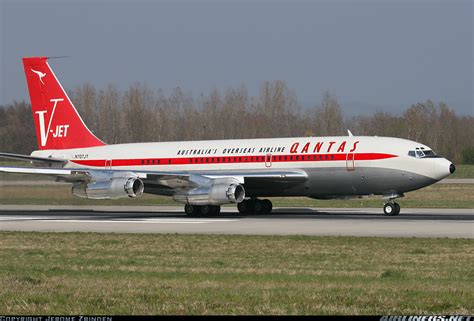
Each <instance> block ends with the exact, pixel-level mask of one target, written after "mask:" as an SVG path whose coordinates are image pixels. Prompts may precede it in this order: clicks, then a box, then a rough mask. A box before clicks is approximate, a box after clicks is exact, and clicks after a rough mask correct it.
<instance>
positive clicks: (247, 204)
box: [237, 200, 253, 214]
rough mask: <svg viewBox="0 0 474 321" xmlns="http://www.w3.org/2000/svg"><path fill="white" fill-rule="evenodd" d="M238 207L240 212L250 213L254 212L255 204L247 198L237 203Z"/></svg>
mask: <svg viewBox="0 0 474 321" xmlns="http://www.w3.org/2000/svg"><path fill="white" fill-rule="evenodd" d="M237 209H238V210H239V213H240V214H249V213H251V212H252V209H253V206H252V202H251V201H250V200H245V201H243V202H240V203H239V204H237Z"/></svg>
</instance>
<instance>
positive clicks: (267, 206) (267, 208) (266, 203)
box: [262, 200, 273, 214]
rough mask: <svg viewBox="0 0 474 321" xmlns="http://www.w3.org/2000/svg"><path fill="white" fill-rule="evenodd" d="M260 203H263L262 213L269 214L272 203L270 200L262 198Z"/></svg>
mask: <svg viewBox="0 0 474 321" xmlns="http://www.w3.org/2000/svg"><path fill="white" fill-rule="evenodd" d="M262 205H263V213H265V214H270V213H271V212H272V209H273V204H272V202H271V201H270V200H263V201H262Z"/></svg>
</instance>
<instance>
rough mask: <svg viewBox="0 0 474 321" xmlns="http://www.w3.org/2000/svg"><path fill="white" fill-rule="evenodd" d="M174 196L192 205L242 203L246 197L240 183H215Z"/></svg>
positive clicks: (175, 198) (180, 201) (177, 199)
mask: <svg viewBox="0 0 474 321" xmlns="http://www.w3.org/2000/svg"><path fill="white" fill-rule="evenodd" d="M173 198H174V200H175V201H177V202H179V203H183V204H191V205H221V204H227V203H240V202H242V201H243V200H244V198H245V190H244V187H243V186H242V185H240V184H214V185H209V186H198V187H195V188H192V189H190V190H184V191H180V192H177V193H176V194H174V196H173Z"/></svg>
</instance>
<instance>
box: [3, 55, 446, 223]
mask: <svg viewBox="0 0 474 321" xmlns="http://www.w3.org/2000/svg"><path fill="white" fill-rule="evenodd" d="M47 60H48V57H28V58H23V66H24V71H25V75H26V80H27V85H28V90H29V95H30V100H31V107H32V112H33V117H34V122H35V127H36V136H37V141H38V150H36V151H33V152H32V153H31V155H19V154H10V153H0V157H4V158H10V159H17V160H24V161H29V162H31V163H32V164H33V165H34V166H33V167H12V166H3V167H0V172H6V173H25V174H42V175H48V176H54V177H56V180H57V181H62V182H69V183H71V184H72V190H71V191H72V194H73V195H75V196H78V197H82V198H88V199H118V198H136V197H140V196H142V195H143V194H144V193H148V194H155V195H166V196H170V197H172V198H173V199H174V200H175V201H177V202H179V203H182V204H184V211H185V213H186V214H187V215H188V216H212V215H217V214H219V213H220V209H221V205H223V204H231V203H235V204H237V209H238V211H239V212H240V213H242V214H251V213H257V214H259V213H260V214H262V213H270V212H271V211H272V208H273V206H272V202H271V201H270V200H268V199H262V198H265V197H276V196H306V197H310V198H313V199H348V198H357V197H365V196H374V195H375V196H381V197H382V198H383V199H384V206H383V212H384V214H385V215H388V216H395V215H399V213H400V205H399V204H398V203H396V202H394V200H395V199H397V198H399V197H403V196H404V194H405V193H406V192H410V191H414V190H417V189H420V188H423V187H425V186H428V185H431V184H433V183H435V182H437V181H439V180H441V179H443V178H445V177H448V176H449V175H451V174H452V173H454V171H455V166H454V165H453V164H452V163H451V162H450V161H449V160H447V159H445V158H443V157H441V156H438V155H437V154H435V152H434V151H433V150H432V149H431V148H429V147H428V146H425V145H423V144H420V143H417V142H414V141H410V140H406V139H401V138H392V137H377V136H375V137H368V136H354V135H352V133H351V132H350V131H348V136H337V137H295V138H271V139H231V140H205V141H176V142H156V143H132V144H115V145H107V144H106V143H104V142H103V141H101V140H100V139H99V138H97V137H96V136H95V135H94V134H93V133H92V132H91V131H90V130H89V129H88V128H87V126H86V124H85V123H84V122H83V120H82V119H81V117H80V115H79V113H78V112H77V110H76V108H75V107H74V105H73V104H72V102H71V100H70V99H69V97H68V95H67V94H66V92H65V90H64V89H63V87H62V86H61V84H60V83H59V81H58V79H57V77H56V75H55V74H54V72H53V70H52V69H51V67H50V65H49V64H48V62H47Z"/></svg>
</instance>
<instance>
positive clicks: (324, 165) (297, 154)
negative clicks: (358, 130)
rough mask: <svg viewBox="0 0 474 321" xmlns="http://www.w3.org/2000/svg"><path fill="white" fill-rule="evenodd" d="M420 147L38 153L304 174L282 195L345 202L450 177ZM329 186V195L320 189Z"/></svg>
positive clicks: (135, 147)
mask: <svg viewBox="0 0 474 321" xmlns="http://www.w3.org/2000/svg"><path fill="white" fill-rule="evenodd" d="M417 148H423V149H425V150H429V149H430V148H429V147H427V146H424V145H422V144H419V143H416V142H413V141H409V140H405V139H399V138H389V137H365V136H359V137H356V136H338V137H298V138H278V139H245V140H243V139H235V140H215V141H185V142H162V143H135V144H117V145H106V146H99V147H92V148H79V149H67V150H43V151H35V152H33V154H32V155H33V156H40V157H53V158H63V159H66V160H68V163H67V164H66V166H65V167H66V168H95V169H114V170H129V171H160V172H166V171H170V172H175V171H180V172H193V171H199V172H213V173H215V172H217V173H218V172H219V171H225V172H229V171H234V172H235V171H239V170H242V171H248V170H260V171H261V170H269V171H271V170H274V169H301V170H304V171H305V172H307V173H308V177H309V179H308V183H306V184H305V188H303V187H302V186H301V187H300V188H295V189H292V190H291V189H290V190H289V192H288V193H276V194H277V195H300V194H301V195H307V196H318V195H326V194H327V195H338V196H341V195H346V194H350V195H366V194H384V193H392V192H395V193H403V192H406V191H409V190H413V189H417V188H420V187H423V186H426V185H429V184H432V183H434V182H435V181H438V180H441V179H443V178H444V177H446V176H448V175H449V174H450V171H449V166H450V164H451V163H450V162H449V161H448V160H446V159H444V158H440V157H437V158H416V157H412V156H409V155H408V152H409V151H411V150H415V149H417ZM331 176H333V177H334V179H333V180H331V179H330V177H331ZM328 177H329V180H328ZM419 178H423V179H422V182H421V181H420V180H419ZM323 181H324V182H326V183H325V184H326V185H325V186H327V187H328V190H327V191H322V190H321V189H324V186H323V185H321V184H318V182H323ZM391 181H393V182H394V183H395V184H394V186H392V185H393V184H392V185H391ZM410 182H411V183H410ZM349 185H351V186H352V189H351V188H348V186H349ZM338 187H340V189H338ZM339 191H340V192H339ZM255 193H256V194H266V195H269V194H268V193H266V192H265V191H261V192H259V191H255ZM270 194H271V193H270ZM269 196H271V195H269ZM275 196H276V195H275Z"/></svg>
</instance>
